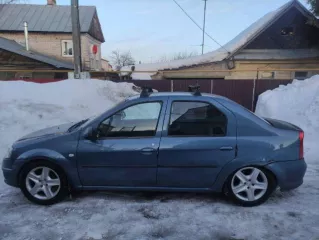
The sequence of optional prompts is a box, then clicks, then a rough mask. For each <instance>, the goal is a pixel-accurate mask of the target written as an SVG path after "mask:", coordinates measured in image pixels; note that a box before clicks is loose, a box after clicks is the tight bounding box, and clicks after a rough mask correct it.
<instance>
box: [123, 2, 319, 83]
mask: <svg viewBox="0 0 319 240" xmlns="http://www.w3.org/2000/svg"><path fill="white" fill-rule="evenodd" d="M318 39H319V22H318V20H317V18H316V17H315V16H314V15H313V14H312V13H311V12H309V11H308V10H307V9H306V8H305V7H304V6H303V5H302V4H301V3H300V2H299V1H297V0H292V1H289V2H288V3H287V4H285V5H283V6H282V7H280V8H279V9H277V10H275V11H273V12H270V13H268V14H266V15H265V16H263V17H262V18H260V19H259V20H258V21H256V22H255V23H253V24H252V25H251V26H250V27H248V28H247V29H246V30H244V31H243V32H241V33H240V34H239V35H238V36H237V37H235V38H234V39H233V40H231V41H230V42H228V43H227V44H225V45H224V46H223V47H221V48H219V49H217V50H215V51H213V52H209V53H206V54H204V55H201V56H195V57H190V58H187V59H182V60H175V61H170V62H166V63H156V64H139V65H135V66H133V67H132V66H128V67H123V68H122V69H121V70H122V71H126V72H123V73H122V76H124V78H133V79H143V80H150V79H188V78H191V79H255V78H258V79H293V78H297V79H304V78H307V77H310V76H312V75H314V74H318V73H319V71H317V70H316V69H318V68H319V40H318ZM272 69H274V70H272ZM312 69H313V70H312ZM225 70H226V71H225ZM139 71H140V72H139ZM141 71H148V72H147V73H146V72H141ZM213 71H214V72H213Z"/></svg>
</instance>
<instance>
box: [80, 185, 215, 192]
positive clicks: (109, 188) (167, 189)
mask: <svg viewBox="0 0 319 240" xmlns="http://www.w3.org/2000/svg"><path fill="white" fill-rule="evenodd" d="M82 190H84V191H85V190H88V191H89V190H95V191H153V192H213V190H212V189H211V188H171V187H119V186H83V187H82Z"/></svg>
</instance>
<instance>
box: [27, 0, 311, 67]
mask: <svg viewBox="0 0 319 240" xmlns="http://www.w3.org/2000/svg"><path fill="white" fill-rule="evenodd" d="M176 1H177V2H178V3H179V4H180V5H181V6H182V7H183V8H184V9H185V10H186V11H187V12H188V13H189V14H190V15H191V16H192V17H193V18H194V19H195V21H196V22H198V24H200V25H201V26H202V24H203V8H204V1H203V0H176ZM301 1H302V3H305V2H306V0H301ZM28 2H29V3H34V4H46V2H47V1H46V0H28ZM287 2H288V0H208V1H207V17H206V19H207V22H206V32H207V33H209V34H210V35H211V36H212V37H214V38H215V39H216V40H217V41H218V42H219V43H221V44H225V43H226V42H228V41H229V40H231V39H232V38H233V37H235V36H236V35H237V34H238V33H240V32H241V31H242V30H244V29H245V28H247V27H248V26H249V25H250V24H252V23H253V22H254V21H256V20H257V19H259V18H260V17H262V16H263V15H265V14H266V13H268V12H270V11H273V10H275V9H277V8H279V7H280V6H282V5H283V4H285V3H287ZM69 3H70V0H57V4H59V5H67V4H69ZM80 4H81V5H95V6H96V7H97V10H98V15H99V19H100V22H101V25H102V29H103V33H104V37H105V40H106V41H105V43H104V44H103V45H102V55H103V56H104V57H105V58H109V56H110V53H111V51H112V50H115V49H119V50H121V51H126V50H130V51H131V52H132V55H133V56H134V58H135V59H136V60H137V61H142V62H144V63H145V62H152V61H153V62H154V61H156V60H157V59H159V58H161V57H162V56H165V55H166V56H168V57H169V56H172V55H174V53H176V52H180V51H188V52H198V53H200V52H201V47H200V44H201V41H202V33H201V30H200V29H198V28H197V27H196V25H195V24H194V23H193V22H191V21H190V20H189V19H188V18H187V16H186V15H185V14H184V13H183V12H182V11H181V9H179V8H178V6H177V5H176V4H175V3H174V1H173V0H80ZM216 48H218V45H217V44H216V43H214V42H213V41H212V40H211V39H209V38H206V46H205V52H209V51H211V50H214V49H216Z"/></svg>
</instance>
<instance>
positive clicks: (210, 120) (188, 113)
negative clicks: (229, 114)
mask: <svg viewBox="0 0 319 240" xmlns="http://www.w3.org/2000/svg"><path fill="white" fill-rule="evenodd" d="M226 129H227V118H226V116H225V115H224V114H223V113H222V112H221V111H219V110H218V109H217V108H216V107H214V106H213V105H211V104H210V103H205V102H173V104H172V108H171V116H170V122H169V128H168V135H169V136H211V137H222V136H225V135H226Z"/></svg>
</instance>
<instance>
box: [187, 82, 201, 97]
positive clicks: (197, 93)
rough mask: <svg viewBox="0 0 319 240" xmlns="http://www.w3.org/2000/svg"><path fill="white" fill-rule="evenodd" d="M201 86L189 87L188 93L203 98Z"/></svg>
mask: <svg viewBox="0 0 319 240" xmlns="http://www.w3.org/2000/svg"><path fill="white" fill-rule="evenodd" d="M199 90H200V85H199V84H196V85H189V86H188V91H189V92H192V93H193V95H194V96H202V94H201V93H200V91H199Z"/></svg>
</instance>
